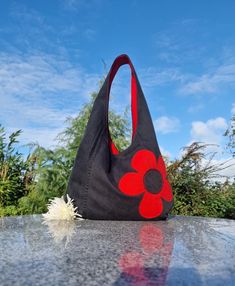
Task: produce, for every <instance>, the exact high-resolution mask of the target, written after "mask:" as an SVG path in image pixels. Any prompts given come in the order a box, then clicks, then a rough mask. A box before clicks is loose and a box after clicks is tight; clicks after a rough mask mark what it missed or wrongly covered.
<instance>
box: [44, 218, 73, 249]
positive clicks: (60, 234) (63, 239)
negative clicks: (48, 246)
mask: <svg viewBox="0 0 235 286" xmlns="http://www.w3.org/2000/svg"><path fill="white" fill-rule="evenodd" d="M43 224H45V225H47V226H48V230H49V234H50V235H51V236H52V237H53V239H54V241H55V243H57V244H60V243H62V244H63V243H64V247H66V246H67V244H68V243H70V242H71V240H72V237H73V235H74V234H75V232H76V226H77V225H76V224H75V222H74V220H73V221H67V220H44V221H43ZM78 227H79V226H78Z"/></svg>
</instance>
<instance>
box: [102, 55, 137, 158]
mask: <svg viewBox="0 0 235 286" xmlns="http://www.w3.org/2000/svg"><path fill="white" fill-rule="evenodd" d="M125 64H128V65H129V66H130V69H131V115H132V139H133V137H134V136H135V133H136V128H137V121H138V110H137V90H138V89H137V76H136V72H135V69H134V66H133V64H132V62H131V60H130V58H129V57H128V56H127V55H126V54H123V55H120V56H118V57H117V58H116V59H115V60H114V62H113V64H112V66H111V68H110V71H109V74H108V77H107V79H108V88H107V99H106V127H107V129H108V134H109V144H110V148H111V151H112V153H113V154H118V153H119V151H118V149H117V147H116V146H115V144H114V143H113V141H112V139H111V136H110V133H109V128H108V107H109V94H110V89H111V85H112V82H113V79H114V77H115V75H116V74H117V71H118V70H119V68H120V67H121V66H123V65H125Z"/></svg>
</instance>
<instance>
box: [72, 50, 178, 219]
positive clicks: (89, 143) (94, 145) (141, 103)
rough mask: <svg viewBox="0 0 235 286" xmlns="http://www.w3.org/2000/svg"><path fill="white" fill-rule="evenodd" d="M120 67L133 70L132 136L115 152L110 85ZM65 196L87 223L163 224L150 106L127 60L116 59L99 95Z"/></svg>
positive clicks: (165, 196) (165, 189)
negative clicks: (110, 130)
mask: <svg viewBox="0 0 235 286" xmlns="http://www.w3.org/2000/svg"><path fill="white" fill-rule="evenodd" d="M124 64H128V65H129V66H130V68H131V111H132V129H133V130H132V142H131V145H130V146H129V147H128V148H127V149H125V150H124V151H120V152H119V151H118V150H117V148H116V147H115V144H114V142H112V140H111V136H110V134H109V127H108V102H109V93H110V88H111V84H112V81H113V79H114V77H115V75H116V73H117V71H118V69H119V68H120V66H122V65H124ZM67 194H68V195H69V196H70V197H71V198H72V199H73V203H74V205H75V206H76V207H77V211H78V213H79V214H81V215H82V217H84V218H89V219H113V220H146V219H154V220H155V219H165V218H166V217H167V214H168V212H169V211H170V209H171V208H172V206H173V196H172V191H171V187H170V185H169V183H168V180H167V178H166V168H165V164H164V161H163V159H162V156H161V153H160V150H159V147H158V143H157V140H156V136H155V132H154V127H153V123H152V120H151V116H150V113H149V110H148V106H147V103H146V101H145V98H144V94H143V92H142V90H141V87H140V84H139V81H138V78H137V75H136V73H135V70H134V67H133V65H132V63H131V61H130V59H129V57H128V56H127V55H121V56H119V57H118V58H116V60H115V61H114V63H113V65H112V67H111V69H110V71H109V73H108V75H107V77H106V79H105V82H104V84H103V86H102V87H101V90H100V92H99V93H98V95H97V98H96V100H95V102H94V105H93V109H92V112H91V115H90V118H89V121H88V124H87V127H86V131H85V135H84V137H83V140H82V142H81V144H80V147H79V149H78V152H77V157H76V159H75V163H74V167H73V170H72V174H71V177H70V180H69V185H68V191H67Z"/></svg>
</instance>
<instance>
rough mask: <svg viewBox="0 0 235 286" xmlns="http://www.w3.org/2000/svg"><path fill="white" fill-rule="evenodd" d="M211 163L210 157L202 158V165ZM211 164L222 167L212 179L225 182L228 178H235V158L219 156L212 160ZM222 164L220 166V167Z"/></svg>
mask: <svg viewBox="0 0 235 286" xmlns="http://www.w3.org/2000/svg"><path fill="white" fill-rule="evenodd" d="M208 164H209V160H208V159H203V160H202V166H206V165H208ZM210 166H217V167H218V168H220V170H218V171H217V172H216V173H215V174H214V175H215V177H214V178H212V181H220V182H224V181H225V180H226V178H228V179H231V180H233V179H235V158H232V157H231V158H223V157H220V158H217V159H213V160H211V162H210ZM219 166H220V167H219Z"/></svg>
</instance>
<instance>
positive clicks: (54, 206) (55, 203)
mask: <svg viewBox="0 0 235 286" xmlns="http://www.w3.org/2000/svg"><path fill="white" fill-rule="evenodd" d="M76 210H77V207H74V205H73V200H72V199H71V198H70V197H69V195H67V203H66V202H65V201H64V199H63V197H61V198H54V199H52V200H50V203H49V204H48V212H47V213H46V214H43V217H44V219H46V220H74V219H76V218H77V219H80V220H81V219H82V216H81V215H80V214H78V213H77V212H76Z"/></svg>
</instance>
